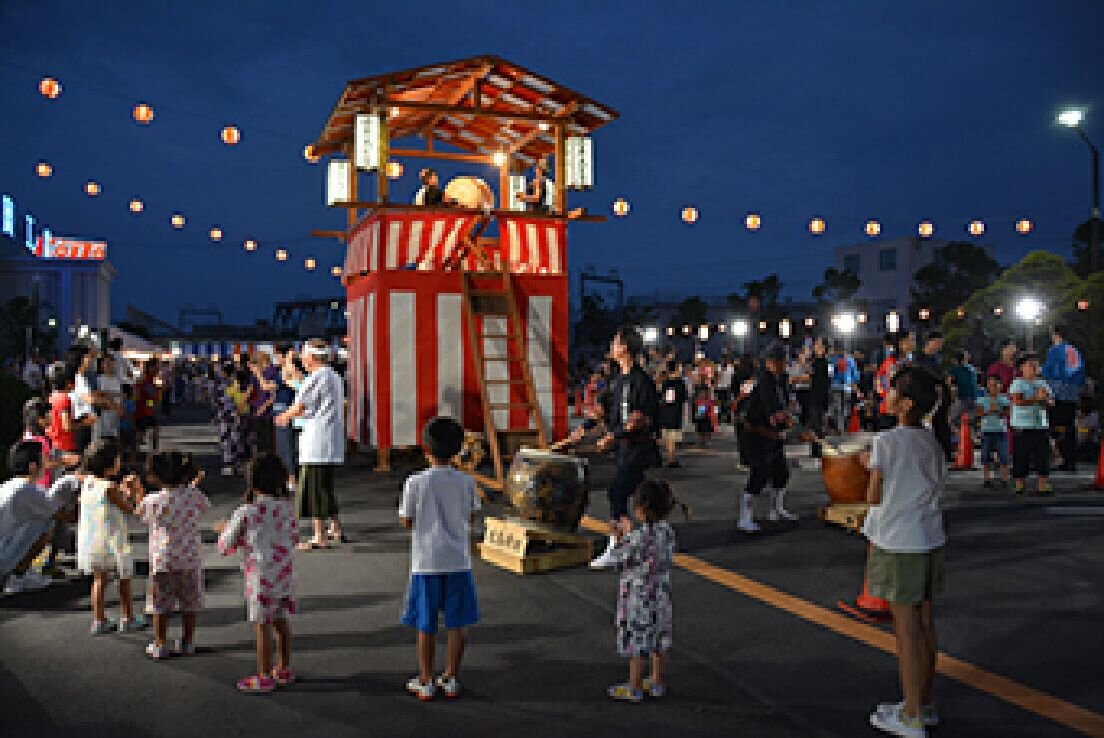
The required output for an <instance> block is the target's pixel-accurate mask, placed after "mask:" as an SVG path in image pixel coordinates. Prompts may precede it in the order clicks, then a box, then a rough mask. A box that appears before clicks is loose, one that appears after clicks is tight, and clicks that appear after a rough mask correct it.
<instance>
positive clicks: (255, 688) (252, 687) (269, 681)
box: [237, 674, 276, 694]
mask: <svg viewBox="0 0 1104 738" xmlns="http://www.w3.org/2000/svg"><path fill="white" fill-rule="evenodd" d="M237 687H238V691H239V692H244V693H245V694H268V693H269V692H271V691H273V690H274V689H276V680H275V679H273V678H272V677H269V676H261V675H260V674H254V675H253V676H247V677H242V678H241V679H239V680H238V684H237Z"/></svg>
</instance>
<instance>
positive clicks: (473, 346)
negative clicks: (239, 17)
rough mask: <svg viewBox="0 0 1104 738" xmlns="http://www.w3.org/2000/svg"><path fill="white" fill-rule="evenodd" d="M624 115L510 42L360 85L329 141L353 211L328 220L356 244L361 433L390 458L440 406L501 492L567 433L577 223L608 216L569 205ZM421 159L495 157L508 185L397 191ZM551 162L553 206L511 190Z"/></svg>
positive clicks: (332, 179)
mask: <svg viewBox="0 0 1104 738" xmlns="http://www.w3.org/2000/svg"><path fill="white" fill-rule="evenodd" d="M616 118H617V113H616V112H615V111H613V110H612V109H610V108H609V107H607V106H605V105H602V104H601V103H598V102H596V101H594V100H592V99H590V98H588V97H586V96H584V95H582V94H580V93H577V92H574V91H572V90H569V89H567V88H565V87H563V86H562V85H560V84H558V83H556V82H553V81H551V80H549V79H547V78H545V77H543V76H541V75H539V74H536V73H535V72H532V71H530V70H528V69H525V68H524V67H521V66H519V65H517V64H514V63H512V62H509V61H507V60H505V59H501V58H499V57H495V56H478V57H473V58H469V59H461V60H458V61H453V62H447V63H441V64H433V65H429V66H424V67H418V68H415V69H407V70H403V71H400V72H393V73H390V74H382V75H378V76H374V77H366V78H364V79H357V80H353V81H351V82H349V83H348V84H347V85H346V87H345V90H344V92H343V93H342V95H341V98H340V99H339V100H338V102H337V104H336V106H335V107H334V109H333V111H332V112H331V113H330V115H329V117H328V119H327V120H326V124H325V126H324V127H323V129H322V132H321V134H320V135H319V137H318V140H317V141H316V142H315V143H314V144H313V153H314V155H316V156H326V155H332V157H333V158H332V159H331V160H330V161H329V163H328V167H327V192H328V194H327V199H328V202H329V204H330V206H331V207H341V208H345V209H346V212H347V227H346V229H345V230H343V231H314V232H313V235H315V236H320V237H327V238H337V239H339V240H340V241H342V242H343V243H345V244H346V256H345V265H344V270H343V274H342V283H343V284H344V286H345V288H346V292H347V297H348V310H349V323H348V324H349V336H348V350H349V368H348V372H349V381H348V385H349V396H348V429H349V436H350V437H351V438H352V439H353V440H355V441H357V442H362V443H367V444H371V445H373V446H375V447H376V448H377V449H378V451H379V459H380V461H379V468H380V469H381V470H385V469H387V468H389V455H390V450H391V449H392V448H398V447H410V446H417V445H419V444H420V440H421V429H422V427H423V426H424V424H425V422H426V421H427V420H429V418H431V417H433V416H434V415H438V414H447V415H450V416H452V417H455V418H457V419H458V420H460V422H461V423H462V424H463V426H464V427H465V429H467V430H472V431H480V432H483V433H485V434H486V437H487V440H488V445H489V446H490V449H491V457H492V461H493V464H494V474H493V477H486V476H482V477H479V480H480V482H481V483H482V484H484V486H487V487H490V488H492V489H501V484H502V480H503V479H504V476H503V475H504V467H505V464H506V463H507V462H508V460H509V457H510V455H511V454H512V453H513V452H514V451H515V450H516V449H517V448H518V447H519V446H520V445H522V444H525V445H530V446H534V447H538V448H541V447H545V446H546V445H547V444H548V442H549V440H550V439H551V438H552V437H560V436H563V435H565V434H566V433H567V430H568V428H567V349H568V271H567V224H568V222H569V221H591V222H597V221H602V220H604V218H601V217H594V216H588V215H586V213H585V212H582V211H571V210H570V209H569V207H568V202H567V192H568V189H569V185H570V186H571V187H573V188H576V189H585V188H586V187H587V185H588V183H589V178H588V177H587V176H586V172H587V171H589V167H591V166H592V164H591V162H590V160H589V159H590V151H591V149H590V138H589V137H590V135H591V134H592V133H593V131H594V130H595V129H597V128H600V127H601V126H603V125H605V124H606V123H609V122H611V121H613V120H615V119H616ZM584 144H585V149H584V148H583V145H584ZM584 152H585V153H584ZM411 159H414V160H417V159H422V160H430V161H433V160H439V161H446V162H452V163H454V164H459V165H461V166H465V165H471V166H472V174H475V175H484V176H485V175H486V174H487V172H488V169H487V168H488V167H491V168H493V169H497V170H498V175H499V176H498V180H499V181H498V193H497V195H498V197H497V199H495V198H494V197H493V195H490V193H489V192H488V195H490V197H491V200H490V201H489V202H484V203H482V205H481V206H479V207H427V206H418V205H410V204H401V203H396V202H393V201H392V198H391V197H390V196H389V191H388V185H389V182H388V177H387V174H388V171H387V170H388V166H389V165H390V166H391V167H395V166H396V163H401V162H403V161H404V160H411ZM584 159H585V160H584ZM538 161H545V162H550V163H551V165H552V166H551V173H550V179H551V180H552V182H551V183H550V187H551V191H552V193H553V194H552V195H551V197H552V201H551V203H550V206H551V207H550V211H549V212H548V213H533V212H526V211H525V210H523V209H519V207H518V206H517V205H516V203H515V198H514V197H513V196H511V194H510V193H511V192H512V191H516V190H517V189H518V188H520V187H521V186H522V182H521V181H520V178H519V177H518V175H519V174H520V173H521V172H522V171H524V170H525V169H527V168H529V167H531V166H533V165H534V164H535V163H537V162H538ZM365 170H368V171H367V173H368V174H369V177H367V179H368V180H369V181H368V185H369V186H368V187H367V188H365V187H362V182H361V177H360V173H363V172H364V171H365ZM411 170H412V171H410V172H409V176H408V178H407V180H406V181H408V182H413V181H414V180H416V178H417V171H416V168H415V167H411ZM441 184H442V187H444V186H445V183H444V182H442V183H441ZM365 192H371V193H372V194H373V195H374V196H373V197H371V198H366V197H364V193H365ZM511 205H513V207H511ZM494 234H497V235H494Z"/></svg>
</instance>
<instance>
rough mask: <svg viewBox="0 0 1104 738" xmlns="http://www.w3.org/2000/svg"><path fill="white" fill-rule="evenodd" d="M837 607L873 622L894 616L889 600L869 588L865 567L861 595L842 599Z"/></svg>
mask: <svg viewBox="0 0 1104 738" xmlns="http://www.w3.org/2000/svg"><path fill="white" fill-rule="evenodd" d="M868 551H869V549H868ZM836 607H838V608H839V609H841V610H843V611H844V612H846V613H847V614H848V615H851V616H853V617H856V618H859V619H860V620H865V621H867V622H871V623H877V622H882V621H885V620H889V619H890V618H892V617H893V615H892V613H891V612H890V609H889V602H888V601H887V600H883V599H882V598H881V597H875V596H874V595H872V594H870V590H869V589H868V588H867V584H866V569H865V568H864V569H863V583H862V592H860V593H859V596H858V597H856V598H855V601H854V602H845V601H843V600H840V601H839V602H837V603H836Z"/></svg>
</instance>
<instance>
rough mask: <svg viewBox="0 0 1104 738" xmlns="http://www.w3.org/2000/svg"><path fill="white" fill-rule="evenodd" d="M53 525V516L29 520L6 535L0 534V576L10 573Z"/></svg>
mask: <svg viewBox="0 0 1104 738" xmlns="http://www.w3.org/2000/svg"><path fill="white" fill-rule="evenodd" d="M53 527H54V520H53V518H46V519H45V520H31V521H29V522H26V523H24V524H23V525H21V526H19V527H18V528H16V529H15V530H14V531H12V532H11V533H9V534H8V535H6V536H0V576H3V575H5V574H10V573H11V572H13V571H15V567H17V566H19V562H20V561H22V560H23V559H25V558H26V557H27V553H28V552H30V550H31V546H33V545H34V542H35V541H37V540H38V539H39V538H41V537H42V534H43V533H45V532H46V531H48V530H50V529H51V528H53Z"/></svg>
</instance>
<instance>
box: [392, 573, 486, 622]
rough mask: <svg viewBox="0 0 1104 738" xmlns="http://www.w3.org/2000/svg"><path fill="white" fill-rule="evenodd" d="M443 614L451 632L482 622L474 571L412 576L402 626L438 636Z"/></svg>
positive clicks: (407, 591)
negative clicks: (438, 624)
mask: <svg viewBox="0 0 1104 738" xmlns="http://www.w3.org/2000/svg"><path fill="white" fill-rule="evenodd" d="M442 611H444V613H445V627H446V628H448V629H449V630H454V629H456V628H466V627H467V626H469V625H475V624H476V623H478V622H479V602H478V601H477V600H476V597H475V580H474V579H472V573H471V572H470V571H455V572H451V573H449V574H411V575H410V585H409V586H408V587H407V590H406V612H404V613H403V616H402V624H403V625H409V626H410V627H412V628H417V629H418V631H419V632H422V633H429V634H433V633H436V632H437V616H438V614H439V613H441V612H442Z"/></svg>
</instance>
